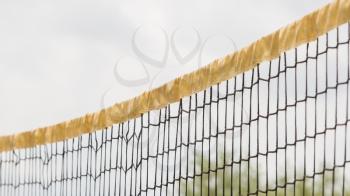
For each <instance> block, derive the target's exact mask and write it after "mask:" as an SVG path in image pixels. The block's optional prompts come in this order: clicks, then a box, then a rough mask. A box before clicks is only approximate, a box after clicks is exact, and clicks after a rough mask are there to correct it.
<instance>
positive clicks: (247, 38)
mask: <svg viewBox="0 0 350 196" xmlns="http://www.w3.org/2000/svg"><path fill="white" fill-rule="evenodd" d="M327 2H329V1H326V0H314V1H301V0H284V1H281V0H264V1H257V0H255V1H253V0H244V1H243V0H231V1H222V0H220V1H214V0H195V1H187V0H179V1H133V0H128V1H126V0H125V1H122V0H116V1H108V0H99V1H90V0H76V1H65V0H61V1H43V0H37V1H35V0H34V1H19V0H14V1H10V0H3V1H1V2H0V18H1V19H0V134H1V135H4V134H11V133H14V132H18V131H25V130H29V129H33V128H37V127H41V126H47V125H50V124H53V123H57V122H61V121H64V120H68V119H71V118H75V117H78V116H81V115H83V114H85V113H88V112H94V111H97V110H99V109H101V107H105V106H109V105H111V104H113V103H116V102H120V101H122V100H125V99H128V98H131V97H133V96H136V95H138V94H140V93H141V92H143V91H145V90H148V89H150V88H153V87H156V86H159V85H160V84H162V83H164V82H166V81H169V80H171V79H173V78H175V77H176V76H179V75H181V74H183V73H185V72H189V71H191V70H195V69H197V68H198V66H199V64H202V65H204V64H206V63H209V62H210V61H212V60H213V59H214V58H217V57H221V56H223V55H225V54H227V53H229V52H232V51H234V50H235V48H242V47H244V46H246V45H247V44H249V43H250V42H252V41H254V40H256V39H258V38H260V37H261V36H263V35H266V34H269V33H271V32H272V31H274V30H276V29H278V28H280V27H282V26H284V25H287V24H288V23H290V22H292V21H294V20H296V19H298V18H300V17H302V16H303V15H305V14H307V13H309V12H311V11H312V10H314V9H316V8H319V7H321V6H322V5H324V4H326V3H327ZM186 56H187V57H188V58H186ZM182 57H183V58H182Z"/></svg>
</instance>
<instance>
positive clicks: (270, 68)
mask: <svg viewBox="0 0 350 196" xmlns="http://www.w3.org/2000/svg"><path fill="white" fill-rule="evenodd" d="M349 4H350V3H349V2H348V1H335V2H333V3H332V4H329V5H328V8H326V7H327V6H326V7H325V8H323V9H320V10H319V11H316V12H314V13H313V14H311V15H309V16H307V18H309V19H310V17H311V19H310V20H315V23H313V24H312V25H311V26H303V25H310V24H309V23H303V22H301V21H305V20H306V19H302V20H300V22H299V23H302V24H303V25H301V26H298V24H299V23H298V22H297V23H296V24H294V25H296V26H297V27H298V28H296V27H291V26H289V27H287V28H286V29H288V28H289V29H299V30H298V31H307V30H305V29H302V28H300V27H309V28H310V29H314V30H315V29H316V30H315V31H317V33H314V34H312V33H311V34H312V35H310V36H309V37H307V38H305V37H303V36H300V33H297V32H294V34H296V35H295V36H296V38H293V39H294V45H293V44H288V46H285V47H284V48H283V47H280V49H278V50H276V52H277V53H278V54H277V55H276V54H273V52H271V53H270V55H269V56H268V57H266V55H265V54H264V55H260V57H259V55H257V56H258V57H256V58H255V60H254V59H253V60H250V61H247V62H245V60H244V59H243V60H242V58H248V57H250V56H249V55H248V52H247V50H242V51H243V52H241V53H240V55H239V56H240V58H239V57H236V56H235V55H236V54H237V53H236V54H234V55H231V56H230V55H229V56H227V57H225V58H224V59H223V60H219V61H216V63H215V65H212V66H211V65H209V67H210V68H209V70H212V72H210V71H207V72H206V71H203V70H205V69H202V72H201V71H199V72H201V73H205V74H204V75H202V76H203V78H202V79H204V78H209V79H208V81H206V82H205V81H204V82H202V83H204V84H203V85H204V86H202V87H200V88H198V89H195V90H193V89H192V90H189V91H186V90H184V91H186V92H185V93H184V94H181V93H175V94H176V95H174V96H177V97H178V99H177V98H169V97H168V99H165V100H163V99H162V98H158V100H156V101H153V102H152V103H149V102H148V105H147V107H146V109H144V108H143V106H142V104H141V105H140V104H137V103H141V101H140V102H137V101H136V100H140V99H142V98H136V99H134V100H133V102H132V104H131V103H130V102H128V103H127V105H128V106H129V107H122V106H120V105H118V104H117V105H116V106H115V107H112V108H110V110H109V109H106V110H104V111H102V112H101V113H99V115H98V117H96V115H95V116H94V115H92V117H91V116H90V118H88V117H89V116H88V117H85V118H84V119H85V121H82V120H81V119H80V120H79V121H74V120H73V121H71V122H69V123H68V124H67V123H65V126H62V124H58V125H55V127H54V128H52V127H51V128H50V127H49V128H44V129H38V130H35V131H30V132H25V133H23V134H18V135H14V136H6V137H3V138H0V141H1V142H0V149H1V153H0V195H9V196H11V195H39V196H40V195H148V194H150V195H165V194H168V195H266V194H272V195H331V194H335V195H350V187H349V186H347V185H348V184H349V183H350V163H349V162H350V133H349V130H350V127H349V126H350V125H349V123H348V122H349V120H350V115H349V111H350V106H349V101H350V96H349V93H350V92H349V91H350V89H349V83H350V81H349V80H350V24H349V23H348V21H349V19H350V16H349V13H350V9H349V8H350V5H349ZM322 10H326V11H324V12H327V13H329V14H328V15H327V14H324V16H323V15H322V14H317V13H321V12H322ZM334 10H336V12H335V11H334ZM332 14H334V15H337V16H336V17H335V16H333V15H332ZM320 15H322V16H323V17H324V18H323V19H320V18H322V16H320ZM312 17H313V18H312ZM333 17H335V18H337V19H334V20H336V21H337V22H335V23H332V22H330V21H332V20H333V19H332V18H333ZM339 18H341V19H339ZM310 20H309V21H310ZM319 20H320V21H323V22H324V23H329V24H323V25H324V26H327V27H325V28H321V27H320V28H315V27H318V26H319V25H321V24H318V23H317V22H319ZM292 26H293V25H292ZM321 26H322V25H321ZM334 27H335V28H334ZM317 29H318V30H317ZM320 29H323V30H320ZM282 32H283V29H282V30H281V31H279V37H280V40H281V39H284V38H283V36H282ZM310 32H311V31H310ZM310 32H305V34H310ZM312 32H313V31H312ZM275 36H276V34H274V35H273V36H272V37H275ZM297 36H299V37H297ZM266 39H267V40H268V39H269V37H268V36H267V38H266ZM298 40H299V41H298ZM300 40H301V41H300ZM286 42H288V41H286ZM258 43H259V41H258V42H256V44H255V45H254V46H253V48H254V51H255V53H254V54H258V53H257V52H256V51H257V50H258V49H265V50H269V49H270V50H274V49H273V48H275V47H274V44H280V42H276V41H275V40H274V39H271V40H270V41H269V42H267V43H269V44H270V45H271V47H270V48H266V47H265V48H264V47H260V48H259V47H258V46H259V44H258ZM280 46H281V44H280ZM291 46H293V47H291ZM291 48H292V49H291ZM248 51H249V49H248ZM264 52H265V51H264ZM243 53H245V54H246V55H242V54H243ZM238 54H239V53H238ZM269 58H270V59H269ZM227 59H230V60H227ZM232 59H238V60H237V61H234V60H232ZM239 59H240V60H239ZM243 61H244V62H243ZM259 61H261V62H259ZM232 62H239V63H238V64H239V65H238V64H232ZM254 62H257V63H255V64H254ZM252 63H253V64H252ZM228 64H229V67H231V69H232V70H233V71H229V72H228V73H221V72H220V70H221V71H222V72H225V68H226V67H225V66H227V65H228ZM244 64H246V65H247V66H246V67H244V66H242V65H244ZM213 66H218V67H219V68H218V69H217V70H215V69H214V68H213ZM234 66H238V67H240V68H232V67H234ZM199 72H198V73H199ZM198 73H197V74H198ZM232 73H234V74H232ZM208 74H209V75H208ZM210 74H212V75H210ZM215 74H216V76H220V79H217V78H216V76H215V77H214V75H215ZM223 74H224V75H223ZM198 75H199V74H198ZM187 76H190V77H191V78H192V80H191V82H190V83H186V82H183V81H184V80H179V82H176V81H178V80H175V82H174V83H169V84H167V85H165V86H163V88H160V89H161V90H159V89H158V91H157V90H156V92H159V91H164V89H169V88H170V90H171V92H175V90H174V88H172V87H174V86H176V85H178V86H179V88H177V89H180V90H181V89H182V87H183V88H186V87H187V86H192V85H193V84H197V83H196V81H197V80H196V79H193V75H191V74H190V75H187ZM187 76H185V78H186V77H187ZM213 78H214V79H213ZM222 78H227V79H224V80H222ZM218 80H221V81H218ZM208 84H210V85H208ZM198 85H200V84H198ZM205 85H207V86H205ZM194 88H195V87H194ZM182 90H183V89H182ZM154 92H155V91H153V94H154ZM153 94H152V93H151V94H147V99H148V100H149V99H152V98H153V99H157V98H156V97H155V96H152V95H153ZM170 94H171V93H170ZM184 95H186V96H184ZM143 96H145V95H143ZM164 96H165V95H164ZM164 96H163V98H164ZM166 96H171V95H166ZM160 97H162V96H160ZM155 102H156V103H159V104H158V105H157V104H156V105H154V103H155ZM152 104H153V106H150V105H152ZM124 105H125V104H124ZM136 106H137V107H136ZM116 107H117V108H119V109H120V110H121V111H120V112H115V113H113V114H111V113H109V112H108V111H114V110H115V108H116ZM130 107H132V108H131V109H130ZM135 107H136V108H137V111H139V113H137V112H133V111H135V110H134V108H135ZM140 108H143V109H140ZM140 111H142V112H140ZM124 114H125V115H124ZM120 115H124V116H126V117H120ZM106 116H107V117H108V118H107V117H106ZM113 116H114V117H113ZM115 116H117V117H115ZM87 119H92V120H87ZM101 119H102V120H101ZM115 119H118V120H115ZM97 121H98V122H97ZM73 122H74V123H73ZM77 122H79V123H77ZM100 122H102V123H100ZM84 123H85V124H84ZM72 124H74V125H72ZM65 130H66V131H65ZM75 130H78V132H74V131H75ZM60 131H61V132H63V134H61V133H60ZM62 135H63V136H62Z"/></svg>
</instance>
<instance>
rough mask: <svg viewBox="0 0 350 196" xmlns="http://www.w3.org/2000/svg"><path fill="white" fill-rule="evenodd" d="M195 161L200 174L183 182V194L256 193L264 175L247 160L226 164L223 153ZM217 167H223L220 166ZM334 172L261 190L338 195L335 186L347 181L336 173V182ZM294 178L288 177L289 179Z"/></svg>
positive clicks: (279, 178)
mask: <svg viewBox="0 0 350 196" xmlns="http://www.w3.org/2000/svg"><path fill="white" fill-rule="evenodd" d="M195 163H196V164H195V170H196V174H197V175H196V176H195V177H194V178H193V179H190V178H189V179H188V180H187V183H186V181H185V180H181V182H180V190H181V193H182V195H196V196H197V195H198V196H199V195H248V193H250V194H254V193H257V184H258V179H257V178H258V177H257V176H260V178H261V177H264V175H263V174H260V175H257V172H256V171H255V168H252V167H250V168H249V169H248V167H249V165H248V163H247V162H242V163H241V164H234V165H232V166H226V167H224V165H223V158H222V156H220V158H219V160H218V163H216V162H214V161H209V160H208V158H206V157H203V158H202V157H201V156H198V157H196V162H195ZM216 164H218V165H216ZM216 166H217V168H219V169H216ZM255 166H256V165H255V164H254V167H255ZM239 171H241V172H239ZM333 172H335V171H326V172H325V173H324V175H317V176H315V177H314V178H313V179H312V178H306V179H304V180H298V181H296V182H295V183H294V184H288V185H287V186H285V188H277V189H276V188H274V189H273V190H271V191H268V192H267V194H266V193H263V192H259V195H268V196H269V195H278V196H280V195H331V193H332V192H333V193H334V195H342V192H341V190H339V189H334V186H335V184H337V183H340V184H341V185H342V183H345V182H343V178H342V177H341V175H335V177H334V182H333V180H332V179H333ZM343 172H344V171H343ZM198 174H200V175H198ZM240 174H241V175H240ZM285 180H286V179H285V177H284V176H279V177H277V181H278V184H279V185H285ZM291 180H292V179H290V180H288V182H290V181H291ZM248 181H249V183H248ZM333 183H334V184H333ZM345 186H346V184H345ZM271 187H273V186H271V185H270V187H269V188H270V189H271ZM259 190H260V191H261V190H265V187H262V186H261V185H260V186H259ZM294 193H295V194H294ZM343 194H344V195H350V191H349V190H348V191H346V192H345V193H343Z"/></svg>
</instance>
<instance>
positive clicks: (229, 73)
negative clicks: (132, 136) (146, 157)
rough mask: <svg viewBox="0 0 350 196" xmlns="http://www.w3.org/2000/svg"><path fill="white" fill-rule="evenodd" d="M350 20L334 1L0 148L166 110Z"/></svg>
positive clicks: (348, 5)
mask: <svg viewBox="0 0 350 196" xmlns="http://www.w3.org/2000/svg"><path fill="white" fill-rule="evenodd" d="M349 20H350V0H336V1H333V2H332V3H330V4H328V5H326V6H324V7H322V8H320V9H318V10H316V11H314V12H312V13H310V14H308V15H306V16H304V17H303V18H302V19H300V20H298V21H296V22H294V23H292V24H290V25H288V26H286V27H284V28H281V29H279V30H278V31H276V32H274V33H272V34H270V35H268V36H265V37H263V38H261V39H259V40H258V41H256V42H254V43H252V44H251V45H249V46H248V47H246V48H243V49H241V50H239V51H238V52H235V53H233V54H229V55H227V56H225V57H223V58H221V59H217V60H215V61H214V62H212V63H210V64H209V65H207V66H205V67H203V68H201V69H199V70H197V71H195V72H192V73H189V74H186V75H183V76H181V77H179V78H177V79H175V80H173V81H171V82H168V83H166V84H164V85H162V86H160V87H158V88H156V89H153V90H151V91H148V92H145V93H143V94H142V95H140V96H137V97H135V98H132V99H130V100H127V101H125V102H122V103H117V104H115V105H113V106H111V107H109V108H106V109H103V110H101V111H99V112H95V113H92V114H87V115H85V116H82V117H80V118H76V119H73V120H69V121H66V122H62V123H59V124H56V125H53V126H48V127H44V128H38V129H35V130H31V131H27V132H22V133H18V134H15V135H10V136H2V137H0V152H1V151H9V150H13V149H19V148H28V147H33V146H36V145H41V144H48V143H54V142H59V141H62V140H66V139H69V138H73V137H77V136H79V135H81V134H84V133H89V132H93V131H96V130H100V129H103V128H105V127H109V126H111V125H112V124H116V123H120V122H123V121H126V120H128V119H133V118H136V117H138V116H140V115H141V114H142V113H145V112H147V111H151V110H155V109H159V108H162V107H164V106H166V105H168V104H170V103H174V102H176V101H179V100H180V99H181V98H182V97H186V96H189V95H191V94H193V93H195V92H199V91H202V90H205V89H206V88H208V87H210V86H212V85H215V84H217V83H219V82H221V81H225V80H228V79H230V78H232V77H234V76H235V75H237V74H240V73H242V72H244V71H247V70H250V69H252V68H253V67H255V66H256V65H257V64H259V63H261V62H263V61H269V60H272V59H274V58H276V57H278V56H279V55H280V54H281V53H282V52H285V51H287V50H289V49H291V48H295V47H297V46H299V45H301V44H304V43H307V42H310V41H313V40H315V39H316V38H317V37H319V36H321V35H323V34H325V33H326V32H328V31H330V30H332V29H333V28H336V27H337V26H339V25H341V24H344V23H346V22H348V21H349Z"/></svg>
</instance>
